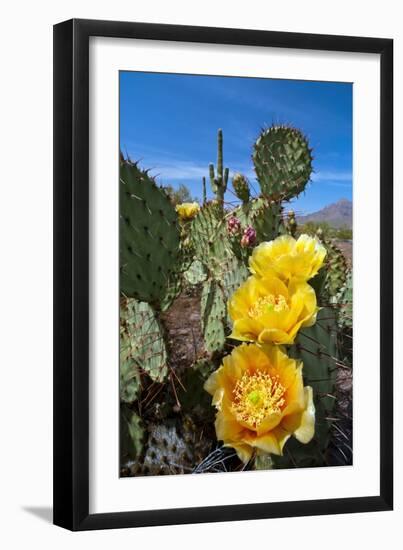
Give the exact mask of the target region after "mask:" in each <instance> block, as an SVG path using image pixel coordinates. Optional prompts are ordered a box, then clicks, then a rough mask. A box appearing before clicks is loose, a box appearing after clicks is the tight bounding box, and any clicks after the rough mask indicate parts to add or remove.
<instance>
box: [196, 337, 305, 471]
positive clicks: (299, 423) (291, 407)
mask: <svg viewBox="0 0 403 550" xmlns="http://www.w3.org/2000/svg"><path fill="white" fill-rule="evenodd" d="M302 368H303V367H302V363H301V362H299V361H296V360H295V359H292V358H291V357H288V356H287V354H286V353H285V351H284V350H283V349H282V348H281V347H280V346H273V345H270V344H265V345H262V346H258V345H256V344H242V345H240V346H238V347H237V348H235V349H234V350H233V351H232V353H231V354H230V355H228V356H227V357H225V358H224V361H223V364H222V366H221V367H220V368H219V369H218V370H217V371H216V372H215V373H213V374H212V375H211V376H210V378H209V379H208V380H207V382H206V383H205V388H206V390H207V391H209V392H210V393H212V394H213V405H214V406H215V407H216V409H217V414H216V421H215V429H216V434H217V439H218V440H220V441H223V444H224V445H225V446H229V447H233V448H234V449H235V450H236V452H237V454H238V456H239V458H240V459H241V460H242V461H243V462H245V463H246V462H248V461H249V460H250V458H251V456H252V453H253V450H254V449H258V450H260V451H263V452H266V453H273V454H277V455H280V454H282V451H283V447H284V445H285V443H286V441H287V440H288V438H289V437H290V436H291V435H292V434H294V435H295V437H297V438H298V439H299V440H300V441H301V442H305V441H306V442H308V441H309V440H310V439H311V438H312V436H313V433H314V429H315V409H314V406H313V402H312V389H311V388H309V387H307V388H304V387H303V379H302Z"/></svg>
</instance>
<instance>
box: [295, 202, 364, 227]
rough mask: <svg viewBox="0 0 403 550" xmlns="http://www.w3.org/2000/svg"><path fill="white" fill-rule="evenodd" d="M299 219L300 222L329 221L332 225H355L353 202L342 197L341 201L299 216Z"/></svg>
mask: <svg viewBox="0 0 403 550" xmlns="http://www.w3.org/2000/svg"><path fill="white" fill-rule="evenodd" d="M297 221H298V223H299V224H304V223H306V222H327V223H328V224H329V225H330V226H331V227H335V228H339V227H348V228H349V229H352V227H353V203H352V202H351V201H349V200H347V199H340V200H339V201H337V202H335V203H333V204H329V205H328V206H325V208H322V210H319V211H318V212H313V213H312V214H308V215H306V216H298V218H297Z"/></svg>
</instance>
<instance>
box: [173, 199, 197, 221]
mask: <svg viewBox="0 0 403 550" xmlns="http://www.w3.org/2000/svg"><path fill="white" fill-rule="evenodd" d="M175 209H176V211H177V213H178V216H179V218H180V220H182V221H187V220H191V219H193V218H194V217H195V216H196V214H198V213H199V212H200V205H199V204H198V203H197V202H184V203H182V204H177V205H176V207H175Z"/></svg>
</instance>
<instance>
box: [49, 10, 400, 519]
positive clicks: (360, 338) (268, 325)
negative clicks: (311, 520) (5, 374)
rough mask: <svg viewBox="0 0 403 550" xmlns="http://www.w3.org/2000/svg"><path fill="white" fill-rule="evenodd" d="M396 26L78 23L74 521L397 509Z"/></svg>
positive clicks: (70, 383) (61, 248)
mask: <svg viewBox="0 0 403 550" xmlns="http://www.w3.org/2000/svg"><path fill="white" fill-rule="evenodd" d="M392 113H393V41H392V40H391V39H385V38H360V37H345V36H324V35H310V34H297V33H288V32H281V33H279V32H269V31H256V30H243V29H242V30H241V29H224V28H222V29H219V28H207V27H187V26H176V25H175V26H173V25H157V24H146V23H125V22H112V21H90V20H71V21H66V22H63V23H60V24H58V25H55V27H54V212H55V214H54V231H55V234H54V281H55V286H54V350H55V351H54V523H55V524H57V525H59V526H62V527H65V528H68V529H71V530H88V529H103V528H118V527H136V526H151V525H167V524H180V523H200V522H212V521H229V520H231V521H233V520H244V519H258V518H274V517H290V516H302V515H319V514H336V513H350V512H369V511H381V510H391V509H392V506H393V441H392V434H393V415H392V412H393V402H392V397H393V391H392V390H393V378H392V376H393V290H392V289H393V281H392V277H393V275H392V273H393V264H392V262H393V258H392V250H393V247H392V243H393V233H392V231H393V220H392V213H393V143H392V141H393V131H392V130H393V128H392V122H393V115H392Z"/></svg>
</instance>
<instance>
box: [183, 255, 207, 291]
mask: <svg viewBox="0 0 403 550" xmlns="http://www.w3.org/2000/svg"><path fill="white" fill-rule="evenodd" d="M183 276H184V278H185V280H186V282H187V283H189V284H190V285H192V286H194V285H198V284H200V283H202V282H203V281H205V280H206V279H207V271H206V268H205V267H204V264H203V263H202V262H201V261H200V260H194V261H193V262H192V263H191V265H190V267H189V269H187V270H186V271H185V273H184V274H183Z"/></svg>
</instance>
